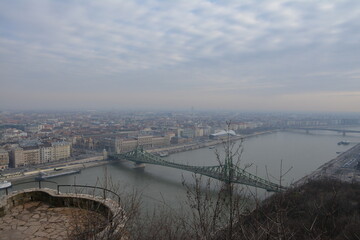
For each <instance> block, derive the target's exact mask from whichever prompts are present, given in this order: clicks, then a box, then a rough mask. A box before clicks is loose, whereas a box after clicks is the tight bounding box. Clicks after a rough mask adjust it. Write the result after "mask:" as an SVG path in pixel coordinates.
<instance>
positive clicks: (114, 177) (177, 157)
mask: <svg viewBox="0 0 360 240" xmlns="http://www.w3.org/2000/svg"><path fill="white" fill-rule="evenodd" d="M341 140H348V141H350V142H351V143H350V144H349V145H347V146H344V145H338V144H337V143H338V142H339V141H341ZM359 142H360V135H359V134H357V135H356V134H347V135H346V136H342V134H340V133H336V132H326V131H312V132H310V133H308V134H306V133H305V132H304V131H299V132H275V133H269V134H264V135H259V136H256V137H250V138H247V139H246V140H245V141H244V142H243V144H242V145H243V154H242V156H241V161H240V166H247V165H249V164H252V165H251V167H249V168H248V169H247V171H249V172H251V173H254V174H257V175H258V176H259V177H263V178H268V177H269V178H270V180H271V181H273V182H277V181H278V180H277V179H278V177H279V175H280V169H281V163H282V171H283V172H285V171H287V170H288V169H290V168H291V170H290V172H289V173H288V174H287V175H286V176H285V177H284V179H283V183H284V184H285V185H289V184H291V183H292V182H294V181H296V180H298V179H300V178H301V177H303V176H305V175H307V174H309V173H311V172H312V171H314V170H315V169H317V168H318V167H319V166H321V165H322V164H324V163H325V162H327V161H329V160H331V159H333V158H335V157H336V156H337V152H343V151H346V150H347V149H349V148H350V147H352V146H354V145H355V144H356V143H359ZM215 149H217V150H218V151H221V150H222V149H223V146H221V145H218V146H217V147H216V148H215ZM215 149H208V148H203V149H197V150H192V151H188V152H182V153H177V154H172V155H170V156H168V157H166V159H167V160H169V161H174V162H177V163H186V164H190V165H204V166H206V165H216V164H217V158H216V155H215ZM105 176H107V178H108V179H110V182H111V183H112V184H115V185H116V186H120V188H121V189H123V190H124V189H125V191H133V190H136V191H137V192H139V193H141V194H142V195H143V198H142V202H143V203H144V204H145V205H147V206H149V205H153V204H154V203H158V202H162V201H165V202H166V204H168V205H170V206H172V207H175V206H177V205H179V203H180V202H183V200H185V198H186V189H185V187H184V186H183V185H182V180H183V179H184V180H185V181H186V182H188V183H191V182H193V174H192V173H189V172H186V171H183V170H178V169H173V168H167V167H161V166H156V165H149V164H147V165H146V167H145V168H144V169H142V170H140V169H135V168H134V166H133V163H130V162H117V163H110V164H106V165H103V166H97V167H92V168H87V169H83V170H82V171H81V173H80V174H75V175H67V176H62V177H57V178H53V179H51V180H52V181H56V182H57V183H59V184H73V183H76V184H84V185H98V186H99V185H102V184H103V183H104V179H105ZM214 181H215V180H214Z"/></svg>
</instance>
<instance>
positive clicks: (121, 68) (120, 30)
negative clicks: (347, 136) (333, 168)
mask: <svg viewBox="0 0 360 240" xmlns="http://www.w3.org/2000/svg"><path fill="white" fill-rule="evenodd" d="M359 103H360V1H358V0H339V1H337V0H331V1H329V0H326V1H322V0H317V1H313V0H299V1H296V0H292V1H287V0H266V1H265V0H264V1H260V0H258V1H257V0H241V1H239V0H228V1H226V0H224V1H220V0H219V1H217V0H171V1H165V0H141V1H140V0H133V1H132V0H101V1H98V0H78V1H70V0H57V1H56V0H1V1H0V110H47V109H51V110H54V109H55V110H56V109H59V110H60V109H61V110H64V109H69V110H70V109H104V110H116V109H119V110H121V109H169V110H176V109H191V108H193V109H198V110H200V109H203V110H224V109H229V110H239V111H241V110H246V111H311V112H360V104H359Z"/></svg>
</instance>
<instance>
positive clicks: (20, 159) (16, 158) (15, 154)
mask: <svg viewBox="0 0 360 240" xmlns="http://www.w3.org/2000/svg"><path fill="white" fill-rule="evenodd" d="M25 165H26V164H25V160H24V150H23V149H22V148H21V147H15V148H13V149H11V151H10V156H9V166H10V167H12V168H17V167H22V166H25Z"/></svg>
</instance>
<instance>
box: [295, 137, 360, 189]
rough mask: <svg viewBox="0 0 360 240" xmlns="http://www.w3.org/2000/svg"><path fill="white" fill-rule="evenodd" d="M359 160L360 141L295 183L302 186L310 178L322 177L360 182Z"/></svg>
mask: <svg viewBox="0 0 360 240" xmlns="http://www.w3.org/2000/svg"><path fill="white" fill-rule="evenodd" d="M358 161H360V143H359V144H357V145H355V146H353V147H352V148H350V149H349V150H347V151H345V152H343V153H341V154H340V155H339V156H337V157H336V158H334V159H332V160H330V161H329V162H327V163H325V164H323V165H321V166H320V167H319V168H318V169H316V170H315V171H314V172H312V173H310V174H308V175H306V176H305V177H303V178H301V179H300V180H298V181H296V182H295V183H294V184H293V185H294V186H300V185H302V184H304V183H306V182H308V181H309V180H314V179H321V178H330V179H337V180H340V181H343V182H360V171H359V170H356V165H357V164H358Z"/></svg>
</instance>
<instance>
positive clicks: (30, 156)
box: [23, 147, 40, 166]
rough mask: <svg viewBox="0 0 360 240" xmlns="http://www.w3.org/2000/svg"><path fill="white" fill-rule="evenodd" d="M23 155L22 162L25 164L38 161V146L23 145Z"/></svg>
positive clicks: (32, 163) (37, 162)
mask: <svg viewBox="0 0 360 240" xmlns="http://www.w3.org/2000/svg"><path fill="white" fill-rule="evenodd" d="M23 156H24V163H25V165H26V166H28V165H36V164H39V163H40V149H39V147H24V148H23Z"/></svg>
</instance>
